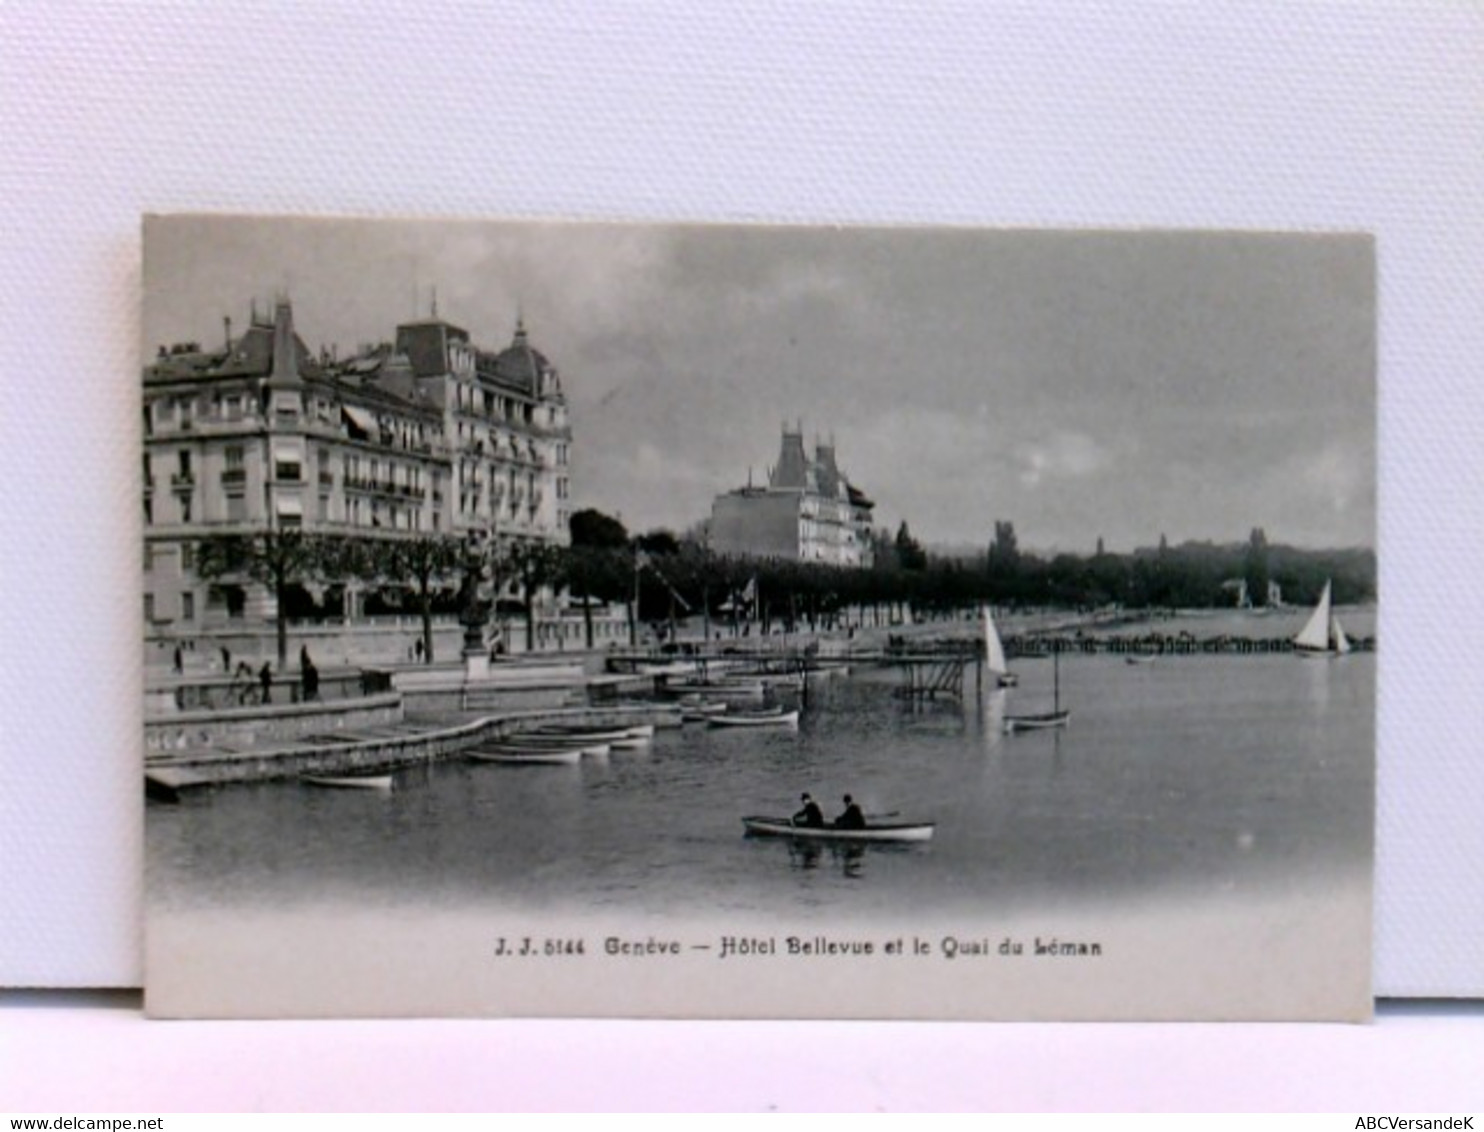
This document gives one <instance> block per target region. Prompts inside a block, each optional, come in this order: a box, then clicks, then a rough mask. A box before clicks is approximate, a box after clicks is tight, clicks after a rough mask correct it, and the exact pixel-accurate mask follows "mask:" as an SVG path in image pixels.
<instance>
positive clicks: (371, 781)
mask: <svg viewBox="0 0 1484 1132" xmlns="http://www.w3.org/2000/svg"><path fill="white" fill-rule="evenodd" d="M299 781H300V782H303V783H306V784H308V785H310V786H330V787H336V788H340V789H346V790H390V789H391V788H392V776H391V775H389V774H346V775H334V774H301V775H300V776H299Z"/></svg>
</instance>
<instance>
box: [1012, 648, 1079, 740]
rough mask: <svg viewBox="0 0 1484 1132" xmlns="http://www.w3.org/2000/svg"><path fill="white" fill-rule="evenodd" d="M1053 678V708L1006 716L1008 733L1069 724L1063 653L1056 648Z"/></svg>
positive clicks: (1052, 667) (1053, 652)
mask: <svg viewBox="0 0 1484 1132" xmlns="http://www.w3.org/2000/svg"><path fill="white" fill-rule="evenodd" d="M1051 679H1052V685H1051V688H1052V692H1051V696H1052V700H1051V710H1050V711H1046V712H1041V713H1040V714H1035V715H1007V716H1005V733H1006V734H1013V733H1014V732H1016V731H1046V730H1049V729H1050V728H1053V727H1065V726H1066V725H1067V721H1068V720H1069V719H1071V718H1072V713H1071V711H1069V710H1068V709H1066V708H1064V707H1062V706H1061V653H1060V652H1059V651H1058V650H1056V649H1053V650H1052V652H1051Z"/></svg>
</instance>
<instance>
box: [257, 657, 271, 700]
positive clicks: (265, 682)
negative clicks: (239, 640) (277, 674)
mask: <svg viewBox="0 0 1484 1132" xmlns="http://www.w3.org/2000/svg"><path fill="white" fill-rule="evenodd" d="M258 683H260V684H262V686H263V702H264V703H265V704H271V703H272V702H273V665H272V664H270V663H269V662H268V661H266V660H265V661H263V667H262V668H260V669H258Z"/></svg>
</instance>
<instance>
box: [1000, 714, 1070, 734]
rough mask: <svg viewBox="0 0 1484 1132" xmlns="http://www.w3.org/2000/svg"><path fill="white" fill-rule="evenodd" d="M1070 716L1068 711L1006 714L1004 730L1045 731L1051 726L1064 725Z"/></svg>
mask: <svg viewBox="0 0 1484 1132" xmlns="http://www.w3.org/2000/svg"><path fill="white" fill-rule="evenodd" d="M1071 718H1072V713H1071V712H1070V711H1048V712H1044V713H1043V714H1041V715H1007V716H1006V717H1005V730H1006V731H1045V730H1048V729H1050V728H1053V727H1065V726H1066V725H1067V722H1068V720H1070V719H1071Z"/></svg>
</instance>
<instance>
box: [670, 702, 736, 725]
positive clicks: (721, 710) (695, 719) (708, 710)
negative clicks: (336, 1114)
mask: <svg viewBox="0 0 1484 1132" xmlns="http://www.w3.org/2000/svg"><path fill="white" fill-rule="evenodd" d="M726 710H727V705H726V704H687V705H686V706H685V707H682V708H681V709H680V719H681V722H682V723H704V722H705V721H706V720H708V719H710V718H711V717H712V716H716V715H724V714H725V713H726Z"/></svg>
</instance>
